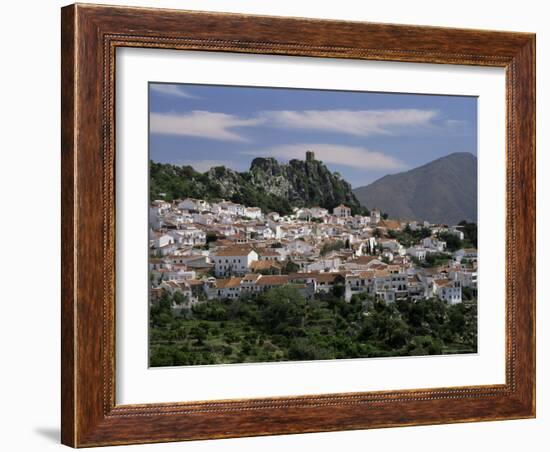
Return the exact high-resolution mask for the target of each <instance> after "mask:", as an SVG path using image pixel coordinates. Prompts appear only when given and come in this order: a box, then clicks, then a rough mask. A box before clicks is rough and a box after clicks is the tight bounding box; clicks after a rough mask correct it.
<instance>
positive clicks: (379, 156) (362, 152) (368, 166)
mask: <svg viewBox="0 0 550 452" xmlns="http://www.w3.org/2000/svg"><path fill="white" fill-rule="evenodd" d="M307 150H311V151H313V152H315V158H316V159H317V160H322V161H323V162H325V163H331V164H334V165H344V166H350V167H354V168H361V169H364V170H387V171H398V170H403V169H406V168H407V166H406V165H405V163H404V162H402V161H401V160H399V159H397V158H395V157H392V156H390V155H387V154H384V153H382V152H377V151H371V150H369V149H366V148H363V147H359V146H344V145H339V144H327V143H301V144H287V145H282V146H275V147H272V148H268V149H263V150H253V151H244V152H242V153H243V154H245V155H252V156H254V157H262V156H264V157H275V158H279V159H284V160H290V159H300V160H304V159H305V153H306V151H307Z"/></svg>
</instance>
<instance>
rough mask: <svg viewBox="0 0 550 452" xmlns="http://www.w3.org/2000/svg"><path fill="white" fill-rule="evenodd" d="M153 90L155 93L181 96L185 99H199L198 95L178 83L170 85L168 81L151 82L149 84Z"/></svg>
mask: <svg viewBox="0 0 550 452" xmlns="http://www.w3.org/2000/svg"><path fill="white" fill-rule="evenodd" d="M149 86H150V88H151V91H154V92H155V93H159V94H164V95H167V96H172V97H181V98H185V99H199V98H198V97H197V96H194V95H192V94H189V93H188V92H187V91H185V90H184V89H183V88H182V87H181V86H178V85H169V84H166V83H151V85H149Z"/></svg>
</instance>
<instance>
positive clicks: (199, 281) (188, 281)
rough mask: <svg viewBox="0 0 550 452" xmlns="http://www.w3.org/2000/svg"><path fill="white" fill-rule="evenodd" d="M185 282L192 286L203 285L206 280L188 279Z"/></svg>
mask: <svg viewBox="0 0 550 452" xmlns="http://www.w3.org/2000/svg"><path fill="white" fill-rule="evenodd" d="M185 282H186V283H187V284H188V285H190V286H202V285H203V284H204V281H201V280H200V279H187V280H186V281H185Z"/></svg>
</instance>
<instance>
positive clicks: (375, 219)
mask: <svg viewBox="0 0 550 452" xmlns="http://www.w3.org/2000/svg"><path fill="white" fill-rule="evenodd" d="M380 219H381V215H380V211H379V210H378V209H372V210H371V211H370V222H371V224H378V223H380Z"/></svg>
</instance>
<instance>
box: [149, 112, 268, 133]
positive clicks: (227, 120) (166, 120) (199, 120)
mask: <svg viewBox="0 0 550 452" xmlns="http://www.w3.org/2000/svg"><path fill="white" fill-rule="evenodd" d="M149 119H150V122H149V125H150V130H151V133H156V134H163V135H185V136H192V137H201V138H210V139H212V140H226V141H248V139H247V138H246V137H244V136H242V135H240V134H238V133H237V132H235V131H233V130H231V129H232V128H234V127H249V126H254V125H256V124H258V123H259V122H260V121H261V120H259V119H245V118H240V117H238V116H235V115H228V114H226V113H214V112H210V111H200V110H195V111H192V112H191V113H184V114H177V113H151V114H150V116H149Z"/></svg>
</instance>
